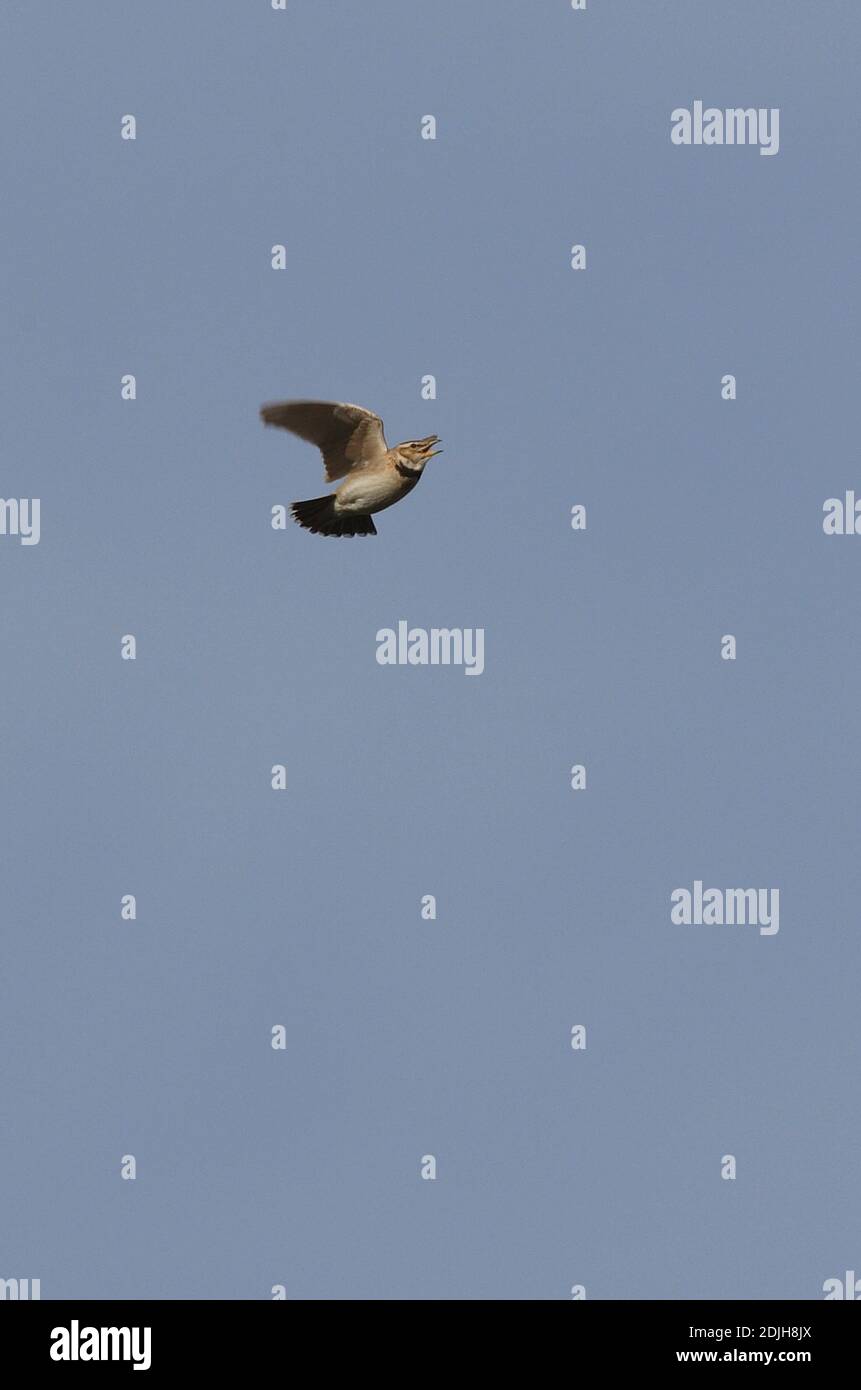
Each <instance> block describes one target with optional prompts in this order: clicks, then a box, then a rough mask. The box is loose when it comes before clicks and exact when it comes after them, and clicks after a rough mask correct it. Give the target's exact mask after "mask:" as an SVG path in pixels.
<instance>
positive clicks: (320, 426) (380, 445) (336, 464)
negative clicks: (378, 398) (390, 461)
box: [260, 401, 388, 482]
mask: <svg viewBox="0 0 861 1390" xmlns="http://www.w3.org/2000/svg"><path fill="white" fill-rule="evenodd" d="M260 415H261V418H262V420H263V423H264V424H265V425H280V426H281V428H282V429H285V430H292V432H293V433H294V434H298V436H299V438H300V439H307V440H308V441H309V443H311V444H316V445H317V448H318V449H319V450H320V452H321V454H322V455H323V462H324V464H325V465H326V478H327V480H328V481H329V482H333V481H334V480H335V478H343V477H344V475H345V474H346V473H349V471H350V469H351V468H355V467H356V465H357V464H360V463H370V461H371V460H372V459H375V458H380V457H381V456H382V455H383V454H385V453H386V451H387V449H388V445H387V444H386V438H385V435H384V434H383V422H382V420H381V419H380V417H379V415H375V414H374V413H373V411H372V410H365V409H364V408H363V407H362V406H360V405H342V404H341V403H340V402H338V401H274V402H273V403H272V404H271V405H264V406H261V408H260Z"/></svg>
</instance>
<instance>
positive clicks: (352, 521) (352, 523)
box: [290, 492, 377, 536]
mask: <svg viewBox="0 0 861 1390" xmlns="http://www.w3.org/2000/svg"><path fill="white" fill-rule="evenodd" d="M290 510H291V511H292V513H293V515H294V517H295V518H296V520H297V521H298V523H299V525H300V526H304V527H305V529H306V531H314V532H315V533H316V534H317V535H318V536H375V535H376V534H377V528H376V526H375V525H374V523H373V520H372V518H371V517H369V516H363V515H350V514H349V513H346V512H336V511H335V494H334V492H330V493H329V495H328V496H327V497H311V498H309V499H308V501H307V502H294V503H293V506H292V507H291V509H290Z"/></svg>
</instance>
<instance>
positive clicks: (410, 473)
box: [395, 459, 422, 478]
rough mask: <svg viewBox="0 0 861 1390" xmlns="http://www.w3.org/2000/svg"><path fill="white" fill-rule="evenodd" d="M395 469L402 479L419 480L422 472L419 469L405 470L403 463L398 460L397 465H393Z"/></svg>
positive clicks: (405, 466)
mask: <svg viewBox="0 0 861 1390" xmlns="http://www.w3.org/2000/svg"><path fill="white" fill-rule="evenodd" d="M395 468H396V469H397V470H398V472H399V473H400V475H401V477H402V478H420V477H421V475H422V470H421V469H420V468H407V465H406V464H405V463H401V461H400V459H398V461H397V463H396V464H395Z"/></svg>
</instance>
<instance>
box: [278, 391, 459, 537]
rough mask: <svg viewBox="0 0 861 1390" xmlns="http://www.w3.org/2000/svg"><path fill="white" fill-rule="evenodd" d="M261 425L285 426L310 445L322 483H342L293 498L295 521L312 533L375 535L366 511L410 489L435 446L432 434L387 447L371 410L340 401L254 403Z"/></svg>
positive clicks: (380, 424) (373, 510) (397, 498)
mask: <svg viewBox="0 0 861 1390" xmlns="http://www.w3.org/2000/svg"><path fill="white" fill-rule="evenodd" d="M260 416H261V419H262V420H263V423H264V425H277V426H279V428H281V429H284V430H290V431H292V433H293V434H297V435H298V436H299V438H300V439H305V440H307V441H308V442H309V443H311V444H316V445H317V448H318V449H319V450H320V453H321V454H322V455H323V464H324V466H325V470H326V481H327V482H330V483H331V482H334V481H335V480H336V479H337V478H343V479H344V482H343V483H342V484H341V486H340V487H339V488H336V490H335V491H334V492H330V493H327V494H326V496H325V497H311V498H309V499H308V500H307V501H305V502H294V503H293V504H292V506H291V508H290V510H291V511H292V513H293V516H294V518H295V520H296V521H298V523H299V525H300V526H304V527H305V529H306V530H307V531H312V532H314V534H315V535H318V536H375V535H376V534H377V528H376V526H375V525H374V523H373V520H372V514H375V513H376V512H382V511H385V509H386V507H393V506H394V504H395V502H400V500H401V498H402V497H406V495H407V493H409V492H412V490H413V488H414V487H415V486H416V484H417V483H418V481H419V479H420V478H421V476H422V473H423V472H424V467H425V464H426V463H427V462H428V460H429V459H432V458H435V457H436V455H437V454H441V453H442V449H435V448H434V445H435V444H439V442H440V438H439V435H438V434H429V435H426V436H425V438H424V439H410V440H407V441H406V442H405V443H404V444H396V445H395V447H394V448H393V449H390V448H389V446H388V444H387V443H386V436H385V434H384V433H383V422H382V420H381V419H380V417H379V415H375V414H374V412H373V411H372V410H365V408H364V406H361V405H349V404H346V403H344V402H342V401H273V402H271V403H270V404H269V405H263V406H261V407H260Z"/></svg>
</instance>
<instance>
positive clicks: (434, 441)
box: [427, 434, 442, 459]
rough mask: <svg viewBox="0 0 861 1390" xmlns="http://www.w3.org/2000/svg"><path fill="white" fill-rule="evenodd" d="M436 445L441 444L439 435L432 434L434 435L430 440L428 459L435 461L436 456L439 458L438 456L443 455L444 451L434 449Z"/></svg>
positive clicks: (428, 443)
mask: <svg viewBox="0 0 861 1390" xmlns="http://www.w3.org/2000/svg"><path fill="white" fill-rule="evenodd" d="M434 444H439V435H438V434H432V435H431V436H430V438H429V439H428V442H427V447H428V451H429V452H428V458H429V459H435V458H436V456H437V454H441V453H442V449H434V448H433V445H434Z"/></svg>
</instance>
